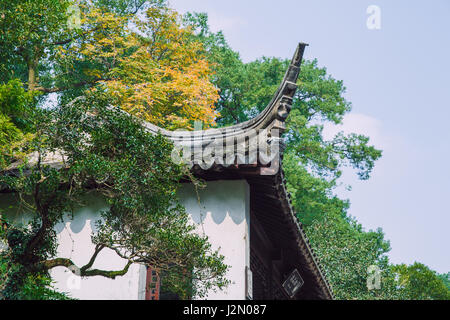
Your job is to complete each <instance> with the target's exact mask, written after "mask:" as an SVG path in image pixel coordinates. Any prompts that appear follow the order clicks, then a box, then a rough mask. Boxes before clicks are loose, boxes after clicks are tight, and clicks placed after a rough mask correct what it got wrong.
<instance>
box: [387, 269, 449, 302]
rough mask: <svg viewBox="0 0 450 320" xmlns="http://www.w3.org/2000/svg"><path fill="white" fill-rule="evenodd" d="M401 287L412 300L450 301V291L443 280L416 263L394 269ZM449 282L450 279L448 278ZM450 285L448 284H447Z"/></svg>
mask: <svg viewBox="0 0 450 320" xmlns="http://www.w3.org/2000/svg"><path fill="white" fill-rule="evenodd" d="M394 271H395V272H396V274H397V277H398V283H399V286H400V287H401V288H402V290H404V291H405V292H406V296H407V298H408V299H412V300H450V290H449V289H448V286H447V285H446V284H445V282H444V281H443V280H442V278H441V277H440V276H439V275H438V274H437V273H436V272H435V271H433V270H431V269H430V268H428V267H427V266H426V265H424V264H422V263H419V262H415V263H414V264H412V265H410V266H407V265H405V264H400V265H397V266H395V267H394ZM447 281H448V278H447ZM447 283H448V282H447Z"/></svg>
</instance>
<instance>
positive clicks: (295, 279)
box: [283, 269, 305, 298]
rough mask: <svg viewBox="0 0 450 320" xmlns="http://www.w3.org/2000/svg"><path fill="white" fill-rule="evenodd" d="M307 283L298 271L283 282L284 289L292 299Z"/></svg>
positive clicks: (293, 272) (295, 270)
mask: <svg viewBox="0 0 450 320" xmlns="http://www.w3.org/2000/svg"><path fill="white" fill-rule="evenodd" d="M304 283H305V282H304V281H303V279H302V277H301V276H300V273H299V272H298V270H297V269H294V271H292V272H291V274H290V275H289V277H287V279H286V281H284V282H283V288H284V290H285V291H286V293H287V294H288V296H289V297H290V298H293V297H294V296H295V294H296V293H297V292H298V290H300V288H301V287H302V286H303V284H304Z"/></svg>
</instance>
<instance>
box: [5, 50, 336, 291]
mask: <svg viewBox="0 0 450 320" xmlns="http://www.w3.org/2000/svg"><path fill="white" fill-rule="evenodd" d="M305 46H306V45H305V44H300V45H299V46H298V48H297V50H296V52H295V54H294V57H293V59H292V62H291V64H290V66H289V68H288V70H287V72H286V75H285V77H284V79H283V81H282V82H281V84H280V86H279V88H278V90H277V92H276V93H275V95H274V97H273V99H272V100H271V102H270V103H269V104H268V106H267V107H266V108H265V109H264V110H263V111H262V112H261V113H260V114H259V115H258V116H257V117H255V118H254V119H252V120H249V121H247V122H244V123H240V124H237V125H234V126H231V127H226V128H219V129H208V130H197V131H175V132H170V131H166V130H164V129H162V128H159V127H156V126H154V125H153V124H150V123H145V124H144V125H145V126H146V128H147V129H148V130H150V131H151V132H154V133H155V134H156V133H157V132H160V133H162V134H163V135H165V136H166V137H167V138H169V139H170V140H172V141H173V142H174V144H175V146H176V148H175V150H174V153H173V155H174V158H175V160H177V159H176V158H177V157H178V160H180V161H181V160H183V161H184V162H186V163H187V164H188V165H189V166H190V167H191V170H192V172H193V173H194V174H195V175H196V176H198V177H200V178H202V179H204V180H205V181H206V188H204V189H202V190H200V191H199V197H198V195H197V193H196V191H195V190H194V187H193V186H192V185H191V184H189V183H184V184H183V186H182V187H181V189H180V191H179V194H178V195H179V199H180V201H181V203H182V204H183V205H184V206H185V207H186V210H187V212H188V213H189V214H190V216H191V218H192V221H193V222H194V223H195V224H196V225H198V232H202V233H204V234H206V235H207V236H208V237H209V241H210V242H211V244H212V247H213V249H220V253H221V254H222V255H224V256H225V261H224V263H225V264H227V265H229V266H230V269H229V271H228V274H227V278H228V279H229V280H231V282H232V283H231V284H230V286H229V287H228V288H227V289H225V290H224V291H219V292H217V293H214V292H211V293H210V294H209V295H208V299H237V300H243V299H255V300H259V299H332V298H333V296H332V292H331V289H330V287H329V285H328V283H327V281H326V279H325V277H324V274H323V273H322V271H321V269H320V267H319V265H318V261H317V259H316V257H315V255H314V253H313V251H312V250H311V248H310V245H309V243H308V239H307V238H306V236H305V233H304V231H303V229H302V225H301V223H300V222H299V221H298V219H297V218H296V215H295V212H294V210H293V208H292V205H291V200H290V195H289V193H288V191H287V190H286V181H285V178H284V175H283V170H282V168H281V162H282V158H283V149H284V144H283V140H282V138H281V135H282V133H283V131H284V130H285V121H286V119H287V117H288V116H289V112H290V109H291V105H292V99H293V96H294V94H295V92H296V89H297V85H296V82H297V78H298V75H299V72H300V65H301V61H302V57H303V52H304V50H305ZM180 150H182V151H183V152H182V153H180V154H181V155H182V156H181V157H180V154H179V153H178V151H180ZM47 164H50V165H52V166H55V167H58V166H60V165H61V159H60V158H58V157H53V158H49V159H48V160H47ZM11 201H12V200H11V198H8V196H7V195H0V203H1V205H2V206H5V205H8V204H9V202H11ZM88 203H90V205H89V206H87V207H85V208H82V209H80V210H79V211H78V212H76V213H75V215H74V218H73V219H71V220H67V221H66V222H65V223H62V224H60V225H58V227H57V232H58V239H59V249H58V251H59V252H58V253H59V255H60V256H63V257H70V258H71V259H72V260H73V261H74V262H75V263H79V264H80V265H83V264H85V263H86V262H87V259H89V257H90V255H91V253H92V251H93V247H94V245H93V244H92V243H91V240H90V239H91V237H90V236H91V233H92V232H95V225H94V222H95V221H96V220H97V219H98V217H99V211H100V210H101V209H102V208H104V206H105V204H104V202H102V200H101V199H97V198H95V197H93V198H92V199H90V200H89V201H88ZM16 218H17V219H20V217H16ZM97 260H98V261H96V263H98V265H97V267H98V268H101V267H107V268H109V269H111V268H113V267H117V268H121V267H123V265H124V264H125V263H124V262H123V261H122V260H121V259H120V258H119V257H118V256H116V255H115V253H114V252H105V253H102V256H100V257H98V258H97ZM52 277H53V278H54V279H55V280H56V282H57V288H59V289H61V290H63V291H66V292H69V293H71V294H72V296H74V297H76V298H80V299H159V298H164V296H160V279H159V277H158V275H157V274H156V273H155V272H154V271H153V270H151V269H147V268H145V267H144V266H140V265H132V266H131V268H130V269H129V271H128V273H127V274H126V275H125V276H122V277H118V278H116V279H115V280H112V279H107V278H103V277H100V276H96V277H90V278H85V279H80V278H78V277H76V276H74V275H72V274H71V272H70V271H68V270H67V269H66V268H63V267H58V268H55V269H54V270H52Z"/></svg>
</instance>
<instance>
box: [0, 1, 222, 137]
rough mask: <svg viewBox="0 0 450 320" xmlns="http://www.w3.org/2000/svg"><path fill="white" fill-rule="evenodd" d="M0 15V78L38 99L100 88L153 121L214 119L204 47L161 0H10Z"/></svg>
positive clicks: (173, 123)
mask: <svg viewBox="0 0 450 320" xmlns="http://www.w3.org/2000/svg"><path fill="white" fill-rule="evenodd" d="M44 9H45V10H44ZM44 11H45V16H43V14H42V12H44ZM137 13H139V14H137ZM74 15H75V20H78V22H79V23H76V24H73V23H71V22H72V20H74V19H73V17H74ZM0 16H3V17H4V18H3V19H1V20H0V29H1V30H2V34H4V36H2V37H1V39H0V56H1V57H2V61H4V63H3V64H1V66H0V69H1V70H2V71H3V73H2V75H3V78H2V79H0V80H1V81H3V82H6V81H8V80H9V79H11V78H12V77H15V78H19V79H21V80H22V81H23V82H24V83H26V84H27V89H28V91H39V92H41V93H43V95H42V96H41V103H42V102H43V101H44V102H45V101H47V100H46V99H47V97H48V95H49V94H51V93H54V94H58V96H59V99H60V101H61V102H68V101H70V100H72V99H74V98H76V97H77V96H80V95H83V94H84V93H85V92H86V91H87V90H89V91H100V92H108V93H109V94H111V95H113V96H115V97H116V98H117V99H118V100H117V103H119V104H120V106H121V107H122V108H123V109H124V110H126V111H128V112H131V113H133V114H135V115H137V116H139V117H141V118H145V119H147V120H150V121H152V122H153V123H155V124H158V125H160V126H164V127H168V128H173V129H175V128H179V127H184V128H190V127H191V122H192V121H194V120H200V121H203V122H204V123H205V124H209V125H212V124H214V118H215V115H216V114H215V112H214V109H213V106H214V103H215V101H216V100H217V90H216V88H215V87H214V85H213V84H212V83H211V82H210V79H209V78H210V75H211V70H210V66H209V64H208V62H207V61H206V59H205V58H204V52H203V51H204V50H203V48H202V46H201V44H200V43H199V42H198V41H197V42H195V41H192V37H191V36H190V34H191V31H190V30H189V28H183V27H182V26H181V25H180V22H179V20H180V18H179V17H178V15H177V14H176V12H174V11H172V10H170V9H168V8H167V7H166V6H165V5H164V1H160V0H153V1H134V0H116V1H110V0H108V1H107V0H97V1H77V2H75V1H69V0H58V1H54V0H51V1H50V0H38V1H10V2H5V3H2V5H0ZM143 16H144V17H143Z"/></svg>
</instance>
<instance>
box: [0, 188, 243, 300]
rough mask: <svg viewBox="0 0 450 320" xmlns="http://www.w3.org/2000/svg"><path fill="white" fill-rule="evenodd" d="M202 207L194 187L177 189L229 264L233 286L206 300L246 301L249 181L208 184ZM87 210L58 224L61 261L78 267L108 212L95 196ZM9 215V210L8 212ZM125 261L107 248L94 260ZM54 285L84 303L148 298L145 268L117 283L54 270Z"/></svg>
mask: <svg viewBox="0 0 450 320" xmlns="http://www.w3.org/2000/svg"><path fill="white" fill-rule="evenodd" d="M199 195H200V203H199V202H198V197H197V194H196V192H195V190H194V187H193V186H192V185H191V184H184V185H183V186H182V187H181V189H180V190H179V198H180V201H181V203H182V204H183V205H184V206H185V207H186V209H187V212H188V213H189V214H190V216H191V219H192V221H193V222H194V223H195V224H196V225H197V230H196V231H197V232H199V233H200V234H206V235H207V236H208V237H209V241H210V243H211V245H212V248H213V249H214V250H216V249H219V250H220V253H221V254H222V255H224V256H225V264H227V265H229V266H231V268H230V269H229V271H228V273H227V278H228V279H229V280H231V281H232V284H231V285H230V286H229V287H228V288H227V289H226V290H225V291H218V292H212V291H211V292H210V293H209V294H208V296H207V299H210V300H217V299H237V300H243V299H245V267H246V266H249V263H250V262H249V259H250V258H249V252H250V250H249V243H250V235H249V230H250V229H249V227H250V226H249V215H250V212H249V187H248V184H247V182H246V181H244V180H239V181H214V182H208V183H207V186H206V188H205V189H202V190H199ZM84 201H85V203H86V206H84V207H82V208H80V209H78V210H76V211H75V212H74V215H73V218H72V217H71V216H68V217H66V219H65V221H64V222H63V223H59V224H58V225H57V226H56V231H57V234H58V242H59V247H58V257H64V258H70V259H72V261H73V262H74V263H75V264H76V265H77V266H79V267H80V266H83V265H85V264H86V263H88V261H89V259H90V257H91V256H92V253H93V252H94V247H95V246H94V245H93V244H92V242H91V234H92V233H93V232H95V221H97V220H99V219H100V212H101V210H103V209H106V206H105V202H104V200H102V199H101V198H100V197H98V196H96V195H95V194H94V195H91V196H90V197H87V198H86V199H85V200H84ZM13 203H16V199H14V196H13V195H0V208H1V207H3V208H7V207H8V206H9V205H11V204H13ZM9 211H10V210H9ZM10 218H13V220H14V221H15V222H16V223H20V221H26V220H27V216H26V215H18V214H17V213H15V212H12V213H11V214H10ZM125 264H126V261H125V260H124V259H122V258H120V257H118V256H117V255H116V253H115V252H113V251H112V250H110V249H104V250H103V251H102V252H101V253H100V254H99V256H98V257H97V259H96V262H95V263H94V265H93V268H97V269H104V270H121V269H122V268H123V266H125ZM51 276H52V278H53V279H54V280H55V287H56V288H57V289H58V290H60V291H63V292H67V293H69V295H70V296H72V297H74V298H77V299H83V300H93V299H99V300H102V299H108V300H120V299H130V300H136V299H144V298H145V276H146V271H145V267H143V266H140V265H132V266H131V267H130V269H129V271H128V273H127V274H126V275H124V276H121V277H117V278H116V279H114V280H113V279H108V278H105V277H102V276H95V277H85V278H80V277H78V276H76V275H74V274H72V272H70V271H69V270H68V269H67V268H64V267H57V268H54V269H52V270H51Z"/></svg>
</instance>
